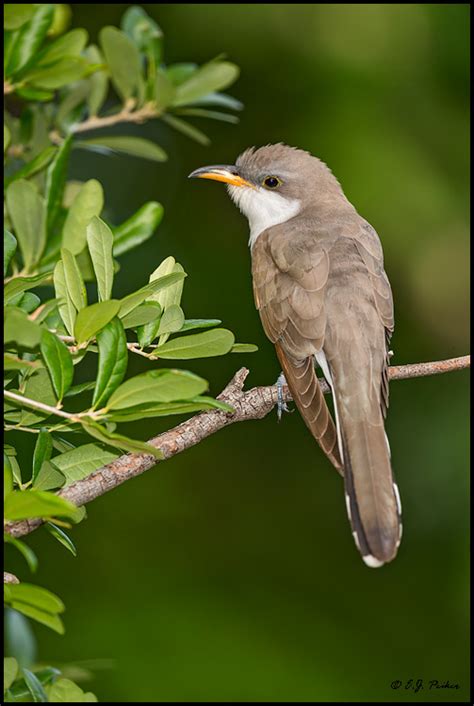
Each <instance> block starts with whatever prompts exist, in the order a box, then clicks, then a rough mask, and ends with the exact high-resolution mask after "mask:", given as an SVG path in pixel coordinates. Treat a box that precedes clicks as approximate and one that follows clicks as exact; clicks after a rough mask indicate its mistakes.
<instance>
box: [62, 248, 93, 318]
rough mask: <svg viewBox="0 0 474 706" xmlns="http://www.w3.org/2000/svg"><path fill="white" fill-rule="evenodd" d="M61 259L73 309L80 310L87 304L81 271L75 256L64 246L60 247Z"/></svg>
mask: <svg viewBox="0 0 474 706" xmlns="http://www.w3.org/2000/svg"><path fill="white" fill-rule="evenodd" d="M61 259H62V262H63V267H64V279H65V284H66V288H67V291H68V292H69V296H70V298H71V301H72V303H73V304H74V307H75V309H77V311H80V310H81V309H83V308H84V307H85V306H87V294H86V286H85V284H84V280H83V279H82V275H81V271H80V269H79V267H78V265H77V262H76V258H75V257H74V255H72V254H71V253H70V252H69V250H67V249H66V248H62V249H61Z"/></svg>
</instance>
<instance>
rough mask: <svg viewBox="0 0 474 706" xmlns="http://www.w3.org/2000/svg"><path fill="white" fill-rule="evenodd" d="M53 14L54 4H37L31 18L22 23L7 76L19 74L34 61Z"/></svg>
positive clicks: (7, 69)
mask: <svg viewBox="0 0 474 706" xmlns="http://www.w3.org/2000/svg"><path fill="white" fill-rule="evenodd" d="M15 7H18V5H16V6H15ZM53 14H54V5H51V4H48V5H46V4H45V5H37V6H36V9H35V13H34V15H33V16H32V17H31V19H30V20H28V22H26V23H24V24H22V26H21V29H20V30H19V31H18V33H17V35H16V37H15V40H14V43H13V46H12V48H11V51H10V57H9V61H8V64H7V66H6V72H5V73H6V76H12V75H17V74H19V73H20V72H21V71H24V70H26V69H27V68H28V67H29V66H30V64H32V63H34V61H35V59H36V55H37V52H38V50H39V48H40V47H41V45H42V43H43V40H44V38H45V37H46V34H47V32H48V29H49V28H50V26H51V23H52V21H53Z"/></svg>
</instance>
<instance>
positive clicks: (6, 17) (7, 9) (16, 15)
mask: <svg viewBox="0 0 474 706" xmlns="http://www.w3.org/2000/svg"><path fill="white" fill-rule="evenodd" d="M34 11H35V6H34V5H29V4H27V3H25V4H22V5H20V4H18V3H17V4H16V5H10V4H8V3H6V4H5V5H4V6H3V13H4V14H3V28H4V29H18V27H21V26H22V25H24V24H25V22H28V20H30V19H31V18H32V17H33V14H34ZM7 688H8V687H7Z"/></svg>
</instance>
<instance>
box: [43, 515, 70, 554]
mask: <svg viewBox="0 0 474 706" xmlns="http://www.w3.org/2000/svg"><path fill="white" fill-rule="evenodd" d="M46 529H47V531H48V532H49V533H50V534H51V535H52V536H53V537H54V538H55V539H57V541H58V542H59V543H60V544H62V545H63V547H66V549H67V550H68V551H69V552H71V554H72V555H73V556H77V549H76V546H75V544H74V542H73V541H72V539H71V538H70V537H69V535H67V534H66V532H64V531H63V530H62V529H61V528H60V527H57V525H55V524H54V523H53V522H47V523H46Z"/></svg>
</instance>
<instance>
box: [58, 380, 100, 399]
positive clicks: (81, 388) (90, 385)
mask: <svg viewBox="0 0 474 706" xmlns="http://www.w3.org/2000/svg"><path fill="white" fill-rule="evenodd" d="M94 387H95V382H81V383H80V384H79V385H74V386H73V387H71V388H69V390H68V391H67V392H66V394H65V395H64V397H75V396H76V395H80V394H82V393H83V392H86V391H87V390H93V389H94Z"/></svg>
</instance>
